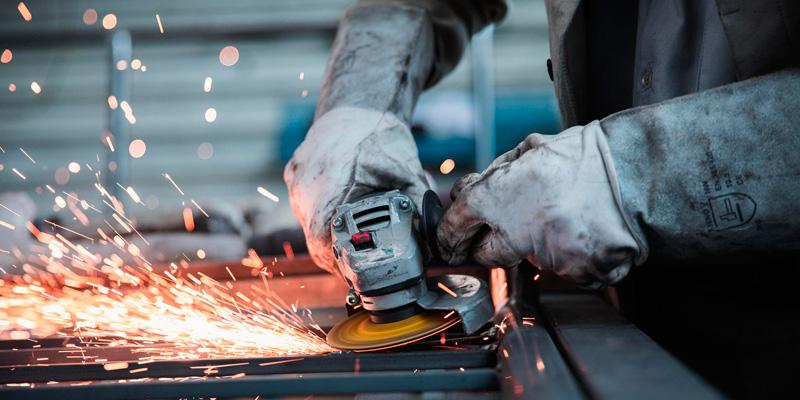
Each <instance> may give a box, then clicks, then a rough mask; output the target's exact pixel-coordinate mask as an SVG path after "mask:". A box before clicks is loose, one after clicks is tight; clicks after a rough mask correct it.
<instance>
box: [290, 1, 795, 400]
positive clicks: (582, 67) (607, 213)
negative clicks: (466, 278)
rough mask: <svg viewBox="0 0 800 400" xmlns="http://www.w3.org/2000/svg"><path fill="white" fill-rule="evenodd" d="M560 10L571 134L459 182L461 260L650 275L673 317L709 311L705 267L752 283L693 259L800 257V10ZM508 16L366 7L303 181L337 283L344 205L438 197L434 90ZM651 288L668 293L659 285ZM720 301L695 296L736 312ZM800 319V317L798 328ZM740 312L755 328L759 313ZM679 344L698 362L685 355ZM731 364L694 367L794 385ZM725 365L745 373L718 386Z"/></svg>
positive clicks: (348, 23)
mask: <svg viewBox="0 0 800 400" xmlns="http://www.w3.org/2000/svg"><path fill="white" fill-rule="evenodd" d="M612 3H613V4H612ZM546 9H547V16H548V22H549V29H550V59H549V60H546V61H547V62H546V65H547V70H548V72H549V74H550V76H551V79H552V80H553V82H554V87H555V92H556V96H557V99H558V105H559V109H560V113H561V122H562V125H563V127H564V128H565V130H564V131H563V132H561V133H560V134H557V135H539V134H531V135H530V136H528V137H527V138H526V139H525V140H524V141H523V142H522V143H520V144H519V145H518V146H517V147H516V148H515V149H513V150H511V151H509V152H507V153H505V154H503V155H501V156H500V157H498V158H497V159H496V160H495V161H494V162H493V163H492V164H491V165H490V166H489V167H488V168H486V169H485V170H484V171H482V172H480V173H475V174H469V175H467V176H465V177H463V178H462V179H461V180H460V181H459V182H457V183H456V185H455V186H454V188H453V190H452V192H451V196H452V197H453V204H452V205H451V207H450V208H449V209H448V210H447V212H446V213H445V215H444V217H443V220H442V222H441V224H440V226H439V229H438V241H439V247H440V250H441V253H442V255H443V258H444V259H445V260H446V261H448V262H450V263H451V264H459V263H461V262H463V261H465V260H467V259H473V260H475V261H477V262H479V263H481V264H485V265H487V266H503V267H513V266H515V265H516V264H518V263H519V262H520V261H521V260H522V259H524V258H527V259H529V260H531V261H532V262H533V263H534V264H535V265H537V266H539V267H541V268H544V269H547V270H552V271H555V272H556V273H557V274H559V275H561V276H564V277H568V278H571V279H572V280H574V281H575V282H577V283H578V284H580V285H582V286H587V287H593V288H600V287H603V286H605V285H613V284H618V283H620V282H621V281H622V279H623V278H625V277H626V275H629V274H630V275H636V274H638V273H639V270H642V274H645V275H642V276H643V277H644V278H642V279H641V280H642V282H644V283H642V285H645V286H639V287H637V288H635V290H632V292H634V297H636V296H635V295H636V293H637V292H638V293H640V294H641V292H642V291H643V290H644V291H647V292H649V293H648V294H647V295H650V296H651V297H653V296H654V295H653V293H660V294H663V295H664V296H661V298H659V299H657V302H656V303H653V302H652V301H650V302H649V303H648V302H647V301H645V302H644V303H642V304H643V306H642V307H643V308H642V309H644V310H646V309H648V307H650V308H649V310H651V311H652V310H656V309H667V311H665V312H666V313H670V311H669V309H670V307H673V306H674V308H676V309H679V310H682V311H681V312H691V310H692V309H693V308H696V307H702V306H703V304H699V305H698V304H688V303H689V302H683V303H681V301H680V300H675V298H676V297H681V296H682V295H683V294H682V293H680V292H676V291H680V290H681V287H682V286H681V285H685V286H686V287H687V288H690V287H694V285H695V284H696V283H693V282H692V280H693V279H694V278H695V277H694V274H695V272H694V271H698V272H697V279H699V281H698V282H703V284H708V285H710V287H714V285H716V286H720V285H722V283H723V282H724V283H725V284H728V283H731V282H736V283H737V284H739V283H741V281H740V280H738V279H742V276H744V275H745V274H744V273H743V270H742V269H741V268H740V267H731V268H704V267H697V268H694V269H689V268H682V267H680V266H677V265H678V264H685V265H694V264H692V262H691V261H689V260H706V261H708V260H716V261H718V264H719V263H721V264H722V265H726V264H725V262H727V261H724V260H729V258H730V257H737V258H739V257H747V256H748V255H749V256H752V255H763V254H786V252H794V251H798V250H800V202H798V201H797V200H796V198H795V195H796V194H797V193H800V179H799V178H798V177H800V135H798V134H797V132H798V131H797V127H798V126H800V70H798V69H797V67H798V61H799V60H800V5H798V4H797V3H796V2H792V1H791V0H785V1H772V2H760V1H752V2H742V1H728V0H716V1H714V0H670V1H655V0H640V1H638V2H636V1H622V2H599V1H598V2H595V1H591V2H590V1H579V0H563V1H557V0H553V1H547V2H546ZM506 11H507V6H506V4H505V2H504V1H502V0H485V1H481V0H439V1H434V0H362V1H360V2H358V3H357V4H356V5H354V6H352V7H351V8H349V9H348V10H347V11H346V13H345V14H344V16H343V18H342V20H341V23H340V25H339V29H338V33H337V36H336V40H335V42H334V44H333V49H332V54H331V57H330V60H329V62H328V65H327V70H326V74H325V80H324V84H323V87H322V91H321V93H320V99H319V103H318V106H317V111H316V115H315V121H314V124H313V125H312V127H311V129H310V130H309V132H308V135H307V137H306V139H305V141H304V142H303V143H302V145H301V146H300V147H299V148H298V149H297V150H296V152H295V153H294V156H293V158H292V159H291V160H290V162H289V163H288V164H287V166H286V169H285V172H284V179H285V181H286V183H287V185H288V188H289V196H290V200H291V204H292V207H293V210H294V212H295V214H296V216H297V218H298V220H299V222H300V224H301V226H302V228H303V230H304V232H305V236H306V240H307V243H308V249H309V253H310V255H311V257H312V258H313V259H314V261H315V262H316V263H317V264H318V265H320V266H321V267H323V268H326V269H328V270H330V271H332V272H334V273H337V271H336V269H335V267H334V265H335V263H334V261H333V255H332V252H331V237H330V230H329V224H330V221H331V217H332V215H333V213H334V209H335V207H336V206H338V205H340V204H342V203H344V202H347V201H350V200H353V199H355V198H357V197H359V196H361V195H364V194H367V193H370V192H374V191H377V190H384V189H400V190H403V191H405V192H406V193H408V194H409V195H410V196H411V197H412V198H413V199H414V200H415V201H416V202H417V204H419V203H420V199H421V197H422V194H423V192H424V191H425V190H427V189H429V188H430V187H431V181H430V180H429V178H428V177H427V175H426V173H425V172H424V171H423V168H422V166H421V164H420V162H419V160H418V156H417V148H416V146H415V143H414V140H413V138H412V135H411V132H410V130H409V121H410V119H411V114H412V111H413V108H414V104H415V102H416V100H417V97H418V96H419V94H420V92H421V91H423V90H424V89H426V88H429V87H431V86H433V85H434V84H436V83H437V82H438V81H439V80H441V78H442V77H443V76H445V75H446V74H447V73H448V72H450V71H451V70H452V69H453V68H454V67H455V65H456V64H457V63H458V61H459V59H460V57H461V55H462V53H463V51H464V48H465V45H466V44H467V43H468V41H469V39H470V36H471V35H472V34H475V33H477V32H479V31H481V30H482V29H483V28H484V27H486V26H487V25H489V24H492V23H495V22H498V21H500V20H501V19H503V17H504V16H505V14H506ZM542 64H543V68H544V65H545V63H544V60H543V63H542ZM648 260H653V261H651V262H648V263H647V265H643V264H645V262H646V261H648ZM658 260H662V262H663V260H670V261H669V262H668V264H669V265H668V266H666V267H663V266H659V264H658V263H659V261H658ZM674 260H678V261H674ZM651 264H654V266H653V267H652V268H651V267H650V265H651ZM787 264H788V265H787ZM784 265H786V266H785V267H780V266H778V265H775V266H773V267H774V268H776V269H775V270H774V273H776V274H785V275H782V276H786V277H790V279H788V280H789V281H791V282H797V278H798V275H797V262H796V261H786V259H784ZM671 267H674V269H670V268H671ZM749 268H751V270H752V268H754V266H753V265H750V266H749ZM632 270H633V271H634V272H631V271H632ZM646 270H650V273H654V274H656V275H655V276H657V277H658V278H656V279H652V278H651V279H647V277H646V274H647V273H648V272H646ZM669 272H671V273H670V274H668V273H669ZM668 275H670V276H678V278H674V277H667V276H668ZM730 276H736V277H737V278H736V279H734V278H731V277H730ZM662 278H663V279H662ZM676 280H679V281H680V282H679V283H677V284H676V283H675V281H676ZM648 282H649V283H650V284H651V286H649V288H651V289H652V288H656V289H654V290H647V289H645V288H648V286H647V285H646V284H647V283H648ZM661 284H663V285H666V286H665V287H667V288H670V289H669V291H668V292H669V293H666V294H665V293H662V292H664V291H666V290H664V291H660V290H658V289H657V288H659V287H660V286H659V285H661ZM622 286H623V287H624V286H625V283H623V284H622ZM736 288H738V287H737V286H735V285H734V290H738V289H736ZM673 290H675V291H673ZM720 290H721V291H723V292H724V291H725V288H723V289H720ZM776 290H777V289H776ZM779 291H780V290H779ZM720 293H721V292H720ZM726 293H727V292H726ZM727 294H731V293H727ZM717 295H719V293H716V294H715V292H714V290H708V291H706V292H705V293H701V294H700V295H698V296H697V299H695V298H692V297H691V295H689V294H687V295H686V296H688V298H689V300H691V302H693V303H698V302H699V303H702V302H703V301H707V302H713V303H715V304H716V303H718V302H719V301H720V299H719V298H716V297H715V296H717ZM731 295H734V296H736V295H738V296H747V294H746V293H738V294H737V293H733V294H731ZM670 296H671V297H672V298H669V297H670ZM703 296H706V297H703ZM656 297H657V296H656ZM793 299H795V301H796V296H795V297H793ZM650 300H652V299H650ZM654 304H656V305H654ZM738 304H739V303H738V302H737V303H736V304H728V307H729V308H735V307H737V306H738ZM795 304H796V303H795ZM784 306H785V305H784ZM792 307H794V308H791V310H794V312H795V313H794V314H791V315H792V316H785V315H784V316H783V317H782V319H783V321H784V322H786V318H788V319H790V320H792V321H796V319H797V315H798V314H797V313H796V306H792ZM687 310H689V311H687ZM634 314H635V313H634ZM650 314H658V313H657V312H653V313H650ZM662 315H663V314H662ZM670 315H672V314H670ZM724 315H728V314H724ZM650 318H651V320H652V319H653V318H657V316H653V315H650ZM708 318H710V319H711V320H715V319H714V316H708ZM739 318H741V319H743V320H740V321H737V323H738V324H739V325H740V326H741V324H744V323H747V322H746V321H747V319H748V318H749V316H743V315H740V317H739ZM646 319H647V318H645V320H646ZM779 319H780V318H779ZM698 321H699V322H698V326H696V328H695V330H696V331H697V332H695V334H696V336H697V337H698V338H700V339H698V342H699V343H706V344H708V343H710V344H708V345H709V346H714V345H715V344H714V343H712V342H711V341H710V339H709V338H711V337H713V335H715V334H716V335H717V340H719V341H720V342H721V343H722V342H724V343H730V342H735V341H736V339H735V338H734V339H731V340H728V339H730V338H726V336H725V335H726V334H727V332H722V331H721V332H716V333H709V332H710V329H714V327H710V328H709V327H703V326H700V325H701V324H702V318H699V319H698ZM715 321H716V320H715ZM676 322H678V323H679V321H674V320H673V321H668V323H669V324H670V325H676ZM772 322H774V323H780V321H772ZM664 324H666V323H664ZM664 324H662V325H664ZM645 325H646V323H645ZM656 325H658V323H657V324H656ZM706 328H708V329H706ZM784 328H785V332H789V333H788V337H789V338H790V339H792V340H791V344H790V345H789V348H790V349H795V350H796V349H797V339H800V335H798V331H797V328H791V327H789V326H788V325H786V326H781V327H778V328H776V329H778V331H777V332H784V331H782V330H780V329H784ZM720 329H722V328H720ZM765 329H766V328H765ZM654 332H655V333H653V335H655V336H656V337H657V338H658V337H659V335H660V333H659V332H658V331H657V330H656V331H654ZM698 332H699V333H698ZM704 335H705V336H704ZM732 335H734V336H735V335H736V333H733V334H732ZM776 335H779V336H780V335H784V336H786V335H787V334H785V333H780V334H778V333H776ZM667 336H668V335H667ZM703 338H706V339H709V340H707V341H703ZM740 339H741V337H740ZM664 340H665V341H666V342H669V338H667V339H664ZM726 340H728V341H727V342H726ZM679 342H680V341H679ZM684 344H685V343H684ZM763 344H764V345H765V346H767V345H769V343H763ZM684 347H685V346H684ZM668 348H669V346H668ZM674 348H675V349H677V350H676V352H677V353H679V355H680V353H681V346H680V343H678V344H677V345H675V346H674ZM730 349H732V348H730ZM695 350H697V349H695ZM705 350H706V349H705V348H700V349H699V350H697V351H699V352H702V351H705ZM723 353H725V354H727V352H723ZM791 354H794V355H795V356H796V355H797V354H798V353H797V352H796V351H794V352H791ZM690 356H691V354H690ZM725 357H729V356H727V355H725V356H720V357H719V359H717V360H711V361H709V360H708V359H713V358H714V355H713V354H704V355H702V357H700V358H702V359H700V360H699V361H698V360H694V361H691V360H690V361H689V362H690V365H693V366H697V368H699V369H700V370H701V372H704V373H707V377H710V379H712V382H714V383H718V384H720V385H722V386H723V389H725V390H726V391H727V392H728V393H732V394H735V395H742V394H744V395H755V394H760V393H762V392H759V390H762V389H763V390H770V388H772V389H774V388H780V384H785V383H786V382H784V381H781V380H776V382H777V383H776V384H771V385H763V386H764V387H762V388H760V389H759V388H756V389H753V385H750V384H749V383H747V380H746V379H742V380H739V381H736V378H735V377H732V376H731V375H735V376H740V375H741V376H744V375H747V376H750V377H753V376H760V375H759V374H758V372H757V371H755V372H754V371H747V372H748V374H745V373H744V372H743V370H744V368H745V367H743V366H741V365H738V364H736V365H734V366H731V365H727V366H725V365H722V364H723V363H725V360H727V358H725ZM788 357H791V356H788ZM762 358H763V357H762ZM687 359H691V357H689V358H687ZM755 359H756V360H760V358H758V357H756V358H755ZM695 361H696V363H695ZM793 361H794V360H793ZM735 362H740V361H734V363H735ZM765 362H768V361H766V360H765ZM693 363H695V364H693ZM751 367H752V366H751ZM763 367H764V366H763V365H759V366H758V368H763ZM704 368H705V370H704ZM714 368H718V369H719V368H722V369H721V371H725V373H724V374H719V375H725V377H722V378H720V377H716V378H715V377H714ZM725 368H728V369H725ZM729 370H730V371H733V372H730V373H728V372H729ZM788 370H789V369H787V371H788ZM709 371H711V372H709ZM717 378H719V379H717ZM715 379H716V380H715ZM759 379H760V378H759ZM790 379H791V378H788V380H790ZM788 380H787V382H788ZM773 383H774V382H773ZM756 386H758V385H756ZM754 390H755V391H754Z"/></svg>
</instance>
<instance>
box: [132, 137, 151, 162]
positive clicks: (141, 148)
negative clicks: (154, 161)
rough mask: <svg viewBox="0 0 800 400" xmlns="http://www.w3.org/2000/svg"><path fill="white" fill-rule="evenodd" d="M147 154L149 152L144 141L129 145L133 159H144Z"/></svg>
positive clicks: (137, 140) (135, 141) (140, 140)
mask: <svg viewBox="0 0 800 400" xmlns="http://www.w3.org/2000/svg"><path fill="white" fill-rule="evenodd" d="M145 152H147V145H146V144H145V143H144V140H142V139H136V140H133V141H131V144H130V145H128V153H130V155H131V157H133V158H142V156H144V153H145Z"/></svg>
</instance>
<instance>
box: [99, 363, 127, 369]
mask: <svg viewBox="0 0 800 400" xmlns="http://www.w3.org/2000/svg"><path fill="white" fill-rule="evenodd" d="M103 369H104V370H106V371H116V370H118V369H128V363H126V362H114V363H108V364H103Z"/></svg>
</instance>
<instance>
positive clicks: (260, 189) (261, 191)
mask: <svg viewBox="0 0 800 400" xmlns="http://www.w3.org/2000/svg"><path fill="white" fill-rule="evenodd" d="M256 190H257V191H258V193H259V194H260V195H262V196H264V197H266V198H268V199H270V200H272V201H274V202H276V203H277V202H279V201H280V199H279V198H278V196H275V195H274V194H272V192H270V191H269V190H267V189H264V188H263V187H261V186H259V187H258V188H257V189H256Z"/></svg>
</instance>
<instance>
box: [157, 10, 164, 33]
mask: <svg viewBox="0 0 800 400" xmlns="http://www.w3.org/2000/svg"><path fill="white" fill-rule="evenodd" d="M156 22H158V31H159V32H161V34H162V35H163V34H164V25H162V24H161V16H160V15H158V14H156Z"/></svg>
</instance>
